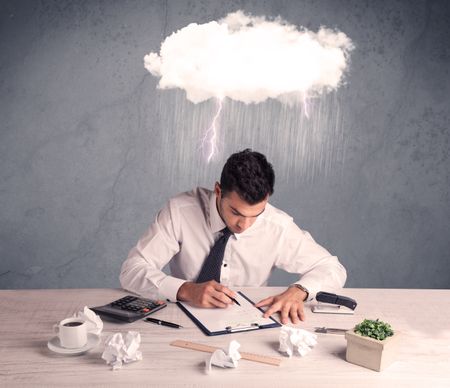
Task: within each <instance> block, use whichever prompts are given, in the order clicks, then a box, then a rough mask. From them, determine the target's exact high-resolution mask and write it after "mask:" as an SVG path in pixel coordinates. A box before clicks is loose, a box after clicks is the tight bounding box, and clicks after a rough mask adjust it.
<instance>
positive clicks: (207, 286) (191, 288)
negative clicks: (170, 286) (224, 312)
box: [177, 280, 236, 308]
mask: <svg viewBox="0 0 450 388" xmlns="http://www.w3.org/2000/svg"><path fill="white" fill-rule="evenodd" d="M229 297H230V298H235V297H236V293H235V292H233V291H231V290H230V289H229V288H227V287H225V286H223V285H222V284H220V283H217V282H216V281H215V280H210V281H209V282H205V283H192V282H186V283H183V285H182V286H181V287H180V288H179V289H178V293H177V299H178V300H181V301H184V302H189V303H190V304H191V305H192V306H195V307H209V308H213V307H220V308H225V307H228V305H230V304H232V303H233V301H232V300H231V299H230V298H229Z"/></svg>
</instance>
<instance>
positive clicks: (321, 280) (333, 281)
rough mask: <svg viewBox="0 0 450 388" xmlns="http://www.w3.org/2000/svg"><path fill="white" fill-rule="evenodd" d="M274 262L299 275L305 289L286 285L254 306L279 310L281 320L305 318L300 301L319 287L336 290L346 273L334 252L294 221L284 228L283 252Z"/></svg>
mask: <svg viewBox="0 0 450 388" xmlns="http://www.w3.org/2000/svg"><path fill="white" fill-rule="evenodd" d="M276 266H277V267H279V268H282V269H284V270H285V271H287V272H290V273H298V274H299V275H301V278H300V280H299V281H298V282H297V284H300V285H301V286H302V287H303V288H304V289H306V290H308V294H309V295H308V294H307V293H306V292H305V291H303V290H302V289H300V288H297V287H289V288H288V289H287V290H286V291H284V292H283V293H281V294H279V295H275V296H272V297H269V298H266V299H263V300H261V301H260V302H258V303H257V307H264V306H269V307H268V309H267V310H266V313H265V316H269V315H271V314H273V313H275V312H278V311H279V312H280V314H281V321H282V323H288V322H289V318H290V319H291V321H292V322H293V323H298V322H299V320H301V321H303V320H305V314H304V310H303V308H304V307H303V303H304V301H305V300H306V298H308V300H310V299H312V298H313V297H314V296H315V294H316V293H317V292H318V291H327V290H328V291H335V290H337V289H339V288H342V287H343V286H344V284H345V280H346V278H347V274H346V271H345V268H344V267H343V266H342V265H341V263H340V262H339V260H338V258H337V257H336V256H332V255H331V254H330V253H329V252H328V251H327V250H326V249H325V248H323V247H322V246H320V245H319V244H317V243H316V242H315V241H314V239H313V238H312V237H311V235H310V234H309V233H308V232H305V231H302V230H301V229H300V228H299V227H298V226H297V225H295V224H294V223H293V222H292V224H291V225H289V227H288V228H287V229H286V231H285V235H284V238H283V252H281V255H280V258H279V260H278V261H277V263H276Z"/></svg>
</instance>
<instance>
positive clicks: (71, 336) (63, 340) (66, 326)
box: [54, 318, 87, 349]
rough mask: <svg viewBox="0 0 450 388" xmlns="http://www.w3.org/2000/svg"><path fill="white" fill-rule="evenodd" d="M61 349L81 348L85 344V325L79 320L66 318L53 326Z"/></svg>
mask: <svg viewBox="0 0 450 388" xmlns="http://www.w3.org/2000/svg"><path fill="white" fill-rule="evenodd" d="M54 329H55V332H56V333H58V337H59V342H60V344H61V346H62V347H63V348H68V349H77V348H82V347H83V346H84V345H86V343H87V324H86V322H85V321H84V320H83V319H80V318H66V319H63V320H62V321H61V322H59V323H58V324H57V325H55V326H54Z"/></svg>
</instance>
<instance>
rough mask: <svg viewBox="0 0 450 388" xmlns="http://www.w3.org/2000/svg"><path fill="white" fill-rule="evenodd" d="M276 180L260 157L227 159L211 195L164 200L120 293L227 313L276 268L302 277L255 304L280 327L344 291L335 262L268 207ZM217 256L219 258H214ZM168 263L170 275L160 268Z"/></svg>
mask: <svg viewBox="0 0 450 388" xmlns="http://www.w3.org/2000/svg"><path fill="white" fill-rule="evenodd" d="M274 182H275V175H274V171H273V168H272V165H271V164H270V163H268V162H267V160H266V158H265V156H264V155H262V154H260V153H258V152H253V151H251V150H249V149H246V150H244V151H242V152H238V153H235V154H233V155H231V156H230V157H229V159H228V160H227V162H226V164H225V166H224V167H223V171H222V174H221V178H220V183H219V182H216V184H215V187H214V191H210V190H207V189H204V188H197V189H195V190H193V191H191V192H187V193H183V194H180V195H178V196H177V197H175V198H173V199H171V200H169V202H168V204H167V205H166V206H165V207H164V208H163V209H162V210H161V211H160V212H159V214H158V215H157V217H156V220H155V222H154V223H153V225H151V226H150V228H149V230H148V231H147V232H146V233H145V234H144V236H142V238H141V239H140V240H139V242H138V243H137V245H136V246H135V247H134V248H133V249H132V250H131V251H130V253H129V255H128V258H127V260H126V261H125V262H124V264H123V266H122V271H121V274H120V281H121V284H122V286H123V288H125V289H128V290H130V291H133V292H135V293H138V294H141V295H144V296H147V297H151V298H158V299H166V300H168V301H176V300H181V301H186V302H188V303H190V304H192V305H194V306H197V307H205V308H225V307H227V306H228V305H230V304H231V303H233V301H232V300H231V299H230V298H234V297H235V296H236V294H235V292H234V291H233V290H232V289H233V288H235V287H242V286H264V285H266V284H267V280H268V278H269V276H270V274H271V272H272V270H273V269H274V268H275V267H278V268H282V269H284V270H286V271H288V272H291V273H297V274H299V275H300V276H301V279H300V281H299V282H297V283H296V284H294V285H291V286H289V287H288V288H287V289H286V290H285V291H284V292H283V293H281V294H279V295H274V296H271V297H269V298H266V299H263V300H261V301H260V302H258V303H257V304H256V306H258V307H267V310H266V312H265V314H264V316H265V317H268V316H269V315H271V314H273V313H275V312H280V314H281V321H282V323H288V322H289V319H290V320H291V321H292V322H293V323H298V322H299V320H302V321H303V320H304V319H305V314H304V311H303V302H304V301H305V300H310V299H312V298H313V297H314V296H315V294H316V292H318V291H321V290H323V291H326V290H329V291H332V290H335V289H337V288H340V287H342V286H343V285H344V283H345V280H346V271H345V269H344V267H343V266H342V265H341V264H340V263H339V261H338V259H337V258H336V257H335V256H331V255H330V253H328V251H327V250H325V249H324V248H322V247H321V246H320V245H318V244H317V243H316V242H315V241H314V240H313V238H312V237H311V235H310V234H309V233H308V232H305V231H302V230H301V229H300V228H298V226H297V225H295V223H294V222H293V220H292V218H291V217H289V216H288V215H287V214H286V213H284V212H282V211H281V210H278V209H276V208H275V207H273V206H271V205H270V204H269V203H268V200H269V196H270V195H271V194H272V193H273V186H274ZM218 252H220V253H218ZM167 263H169V265H170V270H171V275H170V276H169V275H166V274H165V273H164V272H162V271H161V269H162V268H163V267H164V265H166V264H167Z"/></svg>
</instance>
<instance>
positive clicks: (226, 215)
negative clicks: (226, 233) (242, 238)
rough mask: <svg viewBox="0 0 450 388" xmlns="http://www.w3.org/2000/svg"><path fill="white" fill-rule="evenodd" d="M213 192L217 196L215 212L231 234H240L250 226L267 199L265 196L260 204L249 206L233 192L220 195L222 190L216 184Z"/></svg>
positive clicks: (264, 206) (261, 211)
mask: <svg viewBox="0 0 450 388" xmlns="http://www.w3.org/2000/svg"><path fill="white" fill-rule="evenodd" d="M214 191H215V193H216V195H217V210H218V211H219V214H220V216H221V217H222V220H223V222H225V224H226V225H227V227H228V229H230V231H231V232H233V233H242V232H243V231H244V230H246V229H248V228H249V227H250V226H252V225H253V223H254V222H255V221H256V218H257V217H258V216H259V215H260V214H261V213H263V212H264V210H265V208H266V204H267V201H268V199H269V196H267V197H266V198H265V199H264V200H262V201H261V202H259V203H257V204H255V205H250V204H248V203H247V202H245V201H244V200H243V199H242V198H241V197H240V196H239V195H238V194H237V193H236V192H235V191H232V192H231V193H227V194H225V195H222V190H221V189H220V185H219V183H217V182H216V186H215V188H214Z"/></svg>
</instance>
